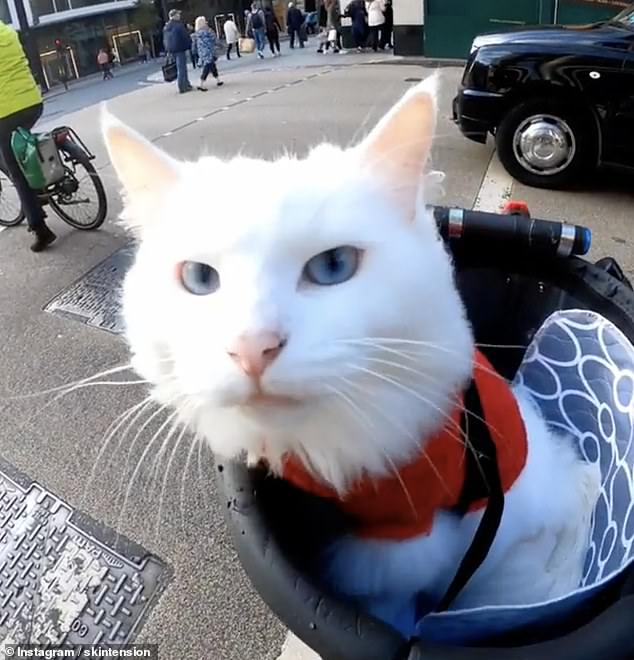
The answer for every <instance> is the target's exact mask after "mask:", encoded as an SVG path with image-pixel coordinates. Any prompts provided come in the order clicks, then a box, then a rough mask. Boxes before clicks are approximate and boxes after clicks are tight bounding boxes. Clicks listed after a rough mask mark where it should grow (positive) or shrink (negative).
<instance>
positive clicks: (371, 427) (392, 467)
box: [328, 385, 418, 516]
mask: <svg viewBox="0 0 634 660" xmlns="http://www.w3.org/2000/svg"><path fill="white" fill-rule="evenodd" d="M328 389H330V390H331V391H332V392H333V393H334V394H337V395H338V396H339V397H340V398H341V399H342V400H343V401H344V402H346V403H347V404H348V405H349V406H350V408H352V410H354V411H355V412H356V413H357V415H358V416H359V417H360V418H361V419H362V420H365V421H366V423H367V424H368V430H369V431H370V433H371V434H372V435H374V434H375V432H376V428H375V425H374V424H373V423H372V421H371V420H370V418H369V417H368V416H367V414H366V413H365V411H364V410H363V409H362V408H361V407H360V406H359V405H358V404H357V403H356V402H355V401H354V399H352V397H351V396H349V395H348V394H346V393H345V392H342V391H341V390H339V389H338V388H336V387H334V386H332V385H329V386H328ZM355 421H356V420H355ZM381 454H382V455H383V458H384V459H385V461H386V462H387V464H388V465H389V467H390V470H391V471H392V472H393V474H394V476H395V477H396V479H397V480H398V482H399V484H400V486H401V489H402V490H403V494H404V495H405V498H406V499H407V502H408V504H409V506H410V508H411V510H412V513H413V514H414V515H415V516H418V513H417V511H416V506H415V505H414V500H413V499H412V496H411V495H410V492H409V490H407V486H406V485H405V482H404V481H403V478H402V477H401V475H400V473H399V471H398V469H397V468H396V465H395V464H394V462H393V461H392V459H391V458H390V457H389V456H388V455H387V453H386V452H385V451H384V450H383V449H381Z"/></svg>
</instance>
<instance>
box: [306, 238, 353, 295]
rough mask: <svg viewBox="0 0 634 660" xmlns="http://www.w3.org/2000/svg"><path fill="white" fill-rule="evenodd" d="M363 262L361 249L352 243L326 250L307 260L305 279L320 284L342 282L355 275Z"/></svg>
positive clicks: (329, 284) (326, 284)
mask: <svg viewBox="0 0 634 660" xmlns="http://www.w3.org/2000/svg"><path fill="white" fill-rule="evenodd" d="M360 262H361V250H359V249H358V248H355V247H352V246H350V245H343V246H341V247H336V248H333V249H332V250H326V251H325V252H321V253H320V254H318V255H315V256H314V257H313V258H312V259H310V260H309V261H307V262H306V265H305V266H304V273H303V276H304V279H305V280H308V281H309V282H311V283H312V284H318V285H319V286H332V285H333V284H341V283H342V282H345V281H346V280H349V279H350V278H351V277H354V275H355V274H356V272H357V270H358V269H359V263H360Z"/></svg>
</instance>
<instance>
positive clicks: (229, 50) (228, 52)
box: [227, 41, 242, 60]
mask: <svg viewBox="0 0 634 660" xmlns="http://www.w3.org/2000/svg"><path fill="white" fill-rule="evenodd" d="M234 46H235V47H236V55H237V56H238V57H242V56H241V55H240V42H239V41H236V42H235V44H229V45H228V46H227V59H228V60H230V59H231V49H232V48H233V47H234Z"/></svg>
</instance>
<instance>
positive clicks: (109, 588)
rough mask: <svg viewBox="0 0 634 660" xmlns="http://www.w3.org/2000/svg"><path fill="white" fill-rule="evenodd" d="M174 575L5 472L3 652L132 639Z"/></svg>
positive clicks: (0, 536) (1, 487) (0, 518)
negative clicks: (9, 646)
mask: <svg viewBox="0 0 634 660" xmlns="http://www.w3.org/2000/svg"><path fill="white" fill-rule="evenodd" d="M107 537H109V538H110V540H111V541H113V540H114V539H115V538H116V539H117V546H119V544H121V546H125V547H126V550H125V554H122V553H121V552H119V551H117V550H114V549H113V548H112V547H110V545H108V544H107V542H106V540H107ZM168 578H169V571H168V570H167V567H166V565H165V564H164V563H163V562H162V561H160V560H159V559H158V558H157V557H155V556H153V555H151V554H149V553H148V552H147V551H145V550H144V549H143V548H141V547H140V546H138V545H137V544H134V543H132V542H130V541H128V540H125V539H122V537H120V536H118V535H116V534H115V533H114V532H113V531H111V530H107V529H105V528H104V527H102V526H99V525H96V524H95V523H94V522H91V521H88V520H84V517H83V516H82V515H81V514H79V513H77V512H76V511H74V510H73V509H72V508H71V507H70V506H68V505H67V504H66V503H65V502H63V501H62V500H60V499H59V498H58V497H56V496H55V495H53V494H52V493H51V492H49V491H47V490H46V489H45V488H43V487H42V486H40V485H38V484H37V483H33V482H32V483H30V484H29V485H28V486H27V487H23V486H21V485H19V484H18V483H17V482H16V481H14V480H13V479H12V478H10V477H9V476H7V475H6V474H4V473H2V472H0V640H1V641H0V657H4V655H5V653H4V648H5V645H7V644H23V643H27V642H28V643H33V644H46V645H58V644H62V643H64V644H72V645H74V646H81V645H86V644H99V643H102V644H106V643H108V644H123V643H127V642H129V641H131V640H132V639H133V638H134V637H135V635H136V633H137V632H138V629H139V628H140V626H141V625H142V622H143V620H144V619H145V617H146V616H147V614H148V613H149V611H150V609H151V608H152V607H153V605H154V604H155V602H156V600H157V599H158V597H159V595H160V593H161V592H162V590H163V588H164V586H165V584H166V582H167V580H168Z"/></svg>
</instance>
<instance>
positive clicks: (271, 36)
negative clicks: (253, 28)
mask: <svg viewBox="0 0 634 660" xmlns="http://www.w3.org/2000/svg"><path fill="white" fill-rule="evenodd" d="M264 21H265V23H266V38H267V39H268V40H269V48H270V49H271V54H272V55H273V57H279V56H280V55H281V54H282V53H281V52H280V30H281V29H282V26H281V25H280V23H279V21H278V20H277V16H276V15H275V14H274V13H273V10H272V9H271V7H266V8H265V10H264Z"/></svg>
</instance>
